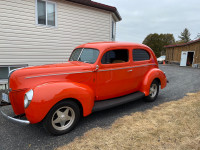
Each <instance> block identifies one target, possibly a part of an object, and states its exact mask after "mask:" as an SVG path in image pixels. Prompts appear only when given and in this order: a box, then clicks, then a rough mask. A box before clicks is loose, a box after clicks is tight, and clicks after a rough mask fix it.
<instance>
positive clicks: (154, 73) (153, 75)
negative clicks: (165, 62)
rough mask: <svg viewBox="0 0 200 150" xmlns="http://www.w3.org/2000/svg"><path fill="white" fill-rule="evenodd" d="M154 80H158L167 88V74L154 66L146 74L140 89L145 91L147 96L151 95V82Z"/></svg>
mask: <svg viewBox="0 0 200 150" xmlns="http://www.w3.org/2000/svg"><path fill="white" fill-rule="evenodd" d="M154 80H157V81H158V82H159V85H160V86H161V89H163V88H165V87H166V85H167V78H166V76H165V74H164V73H163V72H162V71H161V70H160V69H157V68H154V69H152V70H150V71H149V72H148V73H147V74H146V76H145V77H144V80H143V83H142V86H141V89H140V91H141V92H143V93H144V94H145V96H148V95H149V89H150V86H151V83H152V82H153V81H154Z"/></svg>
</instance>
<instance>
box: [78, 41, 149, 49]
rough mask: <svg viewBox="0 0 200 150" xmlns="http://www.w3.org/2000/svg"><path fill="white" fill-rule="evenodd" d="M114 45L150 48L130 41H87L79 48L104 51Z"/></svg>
mask: <svg viewBox="0 0 200 150" xmlns="http://www.w3.org/2000/svg"><path fill="white" fill-rule="evenodd" d="M114 47H143V48H148V49H150V48H149V47H148V46H146V45H144V44H138V43H129V42H95V43H86V44H83V45H80V46H78V47H77V48H94V49H98V50H100V51H103V50H105V49H108V48H114Z"/></svg>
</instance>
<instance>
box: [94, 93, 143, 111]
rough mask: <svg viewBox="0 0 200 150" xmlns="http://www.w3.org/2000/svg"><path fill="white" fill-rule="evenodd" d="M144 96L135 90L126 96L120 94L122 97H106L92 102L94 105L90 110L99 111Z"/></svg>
mask: <svg viewBox="0 0 200 150" xmlns="http://www.w3.org/2000/svg"><path fill="white" fill-rule="evenodd" d="M143 97H145V94H144V93H142V92H135V93H132V94H129V95H126V96H122V97H118V98H112V99H108V100H103V101H96V102H95V103H94V107H93V109H92V112H96V111H101V110H104V109H109V108H112V107H116V106H119V105H122V104H125V103H128V102H132V101H135V100H138V99H140V98H143Z"/></svg>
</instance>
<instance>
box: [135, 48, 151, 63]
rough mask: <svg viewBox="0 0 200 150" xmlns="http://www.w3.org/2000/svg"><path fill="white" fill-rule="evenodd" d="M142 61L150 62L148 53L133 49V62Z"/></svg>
mask: <svg viewBox="0 0 200 150" xmlns="http://www.w3.org/2000/svg"><path fill="white" fill-rule="evenodd" d="M144 60H150V55H149V53H148V52H147V51H146V50H143V49H134V50H133V61H144Z"/></svg>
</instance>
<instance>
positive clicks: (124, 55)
mask: <svg viewBox="0 0 200 150" xmlns="http://www.w3.org/2000/svg"><path fill="white" fill-rule="evenodd" d="M128 60H129V56H128V50H126V49H121V50H112V51H108V52H106V53H105V54H104V55H103V57H102V60H101V63H102V64H115V63H124V62H128Z"/></svg>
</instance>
